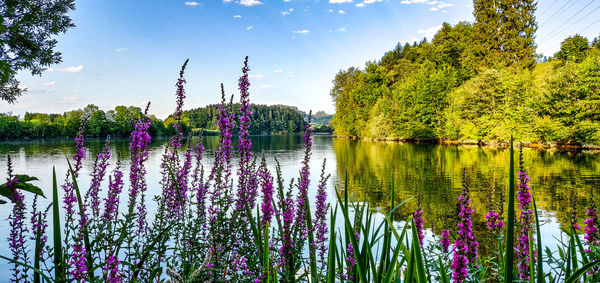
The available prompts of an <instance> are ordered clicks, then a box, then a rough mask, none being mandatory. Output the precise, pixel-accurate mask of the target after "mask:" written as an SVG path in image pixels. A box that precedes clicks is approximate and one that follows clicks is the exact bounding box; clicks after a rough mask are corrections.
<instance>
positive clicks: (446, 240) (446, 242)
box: [440, 230, 450, 253]
mask: <svg viewBox="0 0 600 283" xmlns="http://www.w3.org/2000/svg"><path fill="white" fill-rule="evenodd" d="M440 243H441V244H442V252H444V253H447V252H448V247H450V231H448V230H444V231H442V240H441V241H440Z"/></svg>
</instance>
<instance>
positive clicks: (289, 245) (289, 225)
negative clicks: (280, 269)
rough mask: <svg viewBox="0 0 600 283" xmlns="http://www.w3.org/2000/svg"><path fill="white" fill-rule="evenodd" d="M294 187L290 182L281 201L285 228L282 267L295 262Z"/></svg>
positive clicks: (281, 252)
mask: <svg viewBox="0 0 600 283" xmlns="http://www.w3.org/2000/svg"><path fill="white" fill-rule="evenodd" d="M292 186H293V180H292V181H291V182H290V189H289V190H288V191H287V193H286V196H285V197H284V199H282V200H280V202H281V205H280V208H281V209H282V210H283V212H282V220H283V225H282V226H283V227H282V230H283V231H281V248H280V249H279V255H280V257H281V263H280V265H282V266H283V265H286V264H291V263H292V262H293V254H292V253H293V251H294V248H295V246H294V240H293V236H292V229H293V226H294V215H295V209H294V208H295V207H294V200H293V198H292Z"/></svg>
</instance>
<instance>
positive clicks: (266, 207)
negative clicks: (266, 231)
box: [258, 155, 274, 227]
mask: <svg viewBox="0 0 600 283" xmlns="http://www.w3.org/2000/svg"><path fill="white" fill-rule="evenodd" d="M258 175H259V177H260V186H261V189H262V204H261V206H260V209H261V212H262V219H261V224H262V226H263V227H266V225H267V222H270V221H271V218H272V217H273V213H274V210H273V177H272V176H271V173H270V172H269V170H268V169H267V163H266V161H265V156H264V155H263V158H262V164H261V166H260V168H259V169H258Z"/></svg>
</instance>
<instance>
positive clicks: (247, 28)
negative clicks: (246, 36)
mask: <svg viewBox="0 0 600 283" xmlns="http://www.w3.org/2000/svg"><path fill="white" fill-rule="evenodd" d="M253 28H254V27H253V26H247V27H246V30H251V29H253Z"/></svg>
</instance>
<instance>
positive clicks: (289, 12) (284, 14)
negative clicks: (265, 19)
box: [281, 8, 294, 16]
mask: <svg viewBox="0 0 600 283" xmlns="http://www.w3.org/2000/svg"><path fill="white" fill-rule="evenodd" d="M293 11H294V8H289V9H288V10H287V11H282V12H281V15H282V16H287V15H289V14H291V13H292V12H293Z"/></svg>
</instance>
